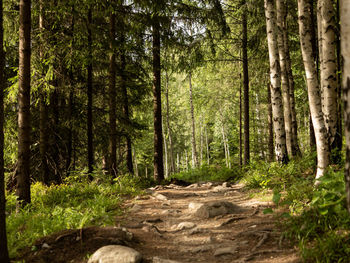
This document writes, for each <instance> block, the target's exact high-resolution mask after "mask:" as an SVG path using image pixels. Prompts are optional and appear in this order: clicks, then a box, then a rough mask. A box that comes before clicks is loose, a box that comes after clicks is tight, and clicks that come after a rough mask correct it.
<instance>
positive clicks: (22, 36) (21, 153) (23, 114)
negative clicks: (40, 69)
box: [17, 0, 31, 207]
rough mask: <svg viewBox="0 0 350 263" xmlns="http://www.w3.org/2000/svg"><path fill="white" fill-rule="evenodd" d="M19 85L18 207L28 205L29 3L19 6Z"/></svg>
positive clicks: (23, 2) (24, 2) (29, 122)
mask: <svg viewBox="0 0 350 263" xmlns="http://www.w3.org/2000/svg"><path fill="white" fill-rule="evenodd" d="M19 12H20V13H19V23H20V25H19V76H18V79H19V83H18V106H19V111H18V169H17V171H18V174H17V196H18V199H17V200H18V203H17V205H18V207H22V206H24V205H26V204H28V203H30V155H31V153H30V143H31V140H30V133H31V120H30V118H31V116H30V55H31V47H30V45H31V43H30V30H31V1H30V0H20V4H19Z"/></svg>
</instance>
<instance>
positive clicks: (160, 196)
mask: <svg viewBox="0 0 350 263" xmlns="http://www.w3.org/2000/svg"><path fill="white" fill-rule="evenodd" d="M154 197H155V198H156V199H158V200H160V201H167V200H168V198H167V197H166V196H165V195H162V194H155V195H154Z"/></svg>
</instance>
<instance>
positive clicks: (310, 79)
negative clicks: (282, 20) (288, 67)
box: [298, 0, 329, 183]
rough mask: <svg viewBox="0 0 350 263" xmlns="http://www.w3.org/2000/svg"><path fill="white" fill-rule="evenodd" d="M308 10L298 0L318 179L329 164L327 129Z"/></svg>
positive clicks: (301, 41) (305, 0)
mask: <svg viewBox="0 0 350 263" xmlns="http://www.w3.org/2000/svg"><path fill="white" fill-rule="evenodd" d="M309 10H310V4H309V2H308V1H307V0H298V15H299V33H300V45H301V51H302V56H303V62H304V67H305V73H306V80H307V88H308V98H309V107H310V113H311V118H312V124H313V126H314V130H315V137H316V149H317V173H316V179H318V178H320V177H322V176H323V175H324V173H325V170H326V168H327V167H328V165H329V148H328V144H327V130H326V127H325V124H324V119H323V113H322V104H321V96H320V89H319V84H318V78H317V71H316V67H315V63H314V60H313V57H312V41H311V19H310V12H309ZM316 183H317V181H316Z"/></svg>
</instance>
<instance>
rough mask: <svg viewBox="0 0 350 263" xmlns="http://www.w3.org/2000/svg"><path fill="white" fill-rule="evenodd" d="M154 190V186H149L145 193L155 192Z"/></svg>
mask: <svg viewBox="0 0 350 263" xmlns="http://www.w3.org/2000/svg"><path fill="white" fill-rule="evenodd" d="M154 190H155V189H154V188H147V189H145V193H146V194H150V195H151V194H153V193H154Z"/></svg>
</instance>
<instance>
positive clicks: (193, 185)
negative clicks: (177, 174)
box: [186, 183, 199, 188]
mask: <svg viewBox="0 0 350 263" xmlns="http://www.w3.org/2000/svg"><path fill="white" fill-rule="evenodd" d="M198 187H199V184H197V183H196V184H190V185H189V186H186V188H198Z"/></svg>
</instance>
